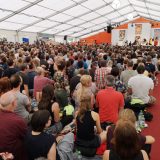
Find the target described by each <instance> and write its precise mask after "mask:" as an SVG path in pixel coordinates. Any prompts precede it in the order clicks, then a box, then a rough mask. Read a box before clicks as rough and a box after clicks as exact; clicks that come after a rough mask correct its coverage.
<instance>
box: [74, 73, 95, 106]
mask: <svg viewBox="0 0 160 160" xmlns="http://www.w3.org/2000/svg"><path fill="white" fill-rule="evenodd" d="M95 90H96V86H92V77H91V76H90V75H83V76H82V77H81V79H80V83H79V84H78V85H77V87H76V90H75V92H74V94H73V96H74V97H75V104H76V106H75V107H76V109H77V108H78V107H79V105H80V100H81V96H82V95H83V94H84V95H87V96H90V97H91V108H92V109H93V106H94V103H95V97H94V94H93V93H94V91H95Z"/></svg>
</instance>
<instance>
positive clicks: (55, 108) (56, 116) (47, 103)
mask: <svg viewBox="0 0 160 160" xmlns="http://www.w3.org/2000/svg"><path fill="white" fill-rule="evenodd" d="M54 99H55V97H54V87H53V85H46V86H45V87H44V88H43V89H42V98H41V100H40V102H39V104H38V109H39V110H44V109H45V110H48V111H49V112H50V115H51V117H52V120H51V125H56V127H55V129H57V131H54V132H56V134H57V133H59V132H60V131H61V130H62V127H64V126H63V125H62V124H61V123H60V108H59V104H58V103H57V102H55V100H54Z"/></svg>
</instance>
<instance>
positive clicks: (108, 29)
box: [107, 25, 112, 33]
mask: <svg viewBox="0 0 160 160" xmlns="http://www.w3.org/2000/svg"><path fill="white" fill-rule="evenodd" d="M111 30H112V26H110V25H109V26H107V32H108V33H111Z"/></svg>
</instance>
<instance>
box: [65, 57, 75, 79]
mask: <svg viewBox="0 0 160 160" xmlns="http://www.w3.org/2000/svg"><path fill="white" fill-rule="evenodd" d="M73 62H74V60H73V59H69V60H68V61H67V63H66V74H67V76H68V81H70V79H71V78H72V77H73V76H74V72H75V68H74V66H73Z"/></svg>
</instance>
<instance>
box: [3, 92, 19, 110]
mask: <svg viewBox="0 0 160 160" xmlns="http://www.w3.org/2000/svg"><path fill="white" fill-rule="evenodd" d="M0 104H1V106H2V108H4V109H6V110H10V111H14V109H15V106H16V97H15V95H14V94H13V93H12V92H7V93H5V94H3V95H2V96H1V98H0Z"/></svg>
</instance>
